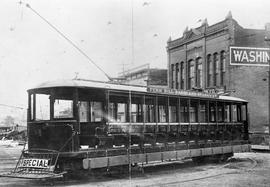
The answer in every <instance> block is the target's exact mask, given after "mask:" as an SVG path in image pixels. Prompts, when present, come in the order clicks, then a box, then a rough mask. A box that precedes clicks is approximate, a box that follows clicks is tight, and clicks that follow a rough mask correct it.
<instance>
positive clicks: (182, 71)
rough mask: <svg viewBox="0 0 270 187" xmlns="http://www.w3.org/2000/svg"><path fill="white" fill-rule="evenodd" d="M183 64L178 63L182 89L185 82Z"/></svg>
mask: <svg viewBox="0 0 270 187" xmlns="http://www.w3.org/2000/svg"><path fill="white" fill-rule="evenodd" d="M184 72H185V64H184V62H181V64H180V89H184V82H185V73H184Z"/></svg>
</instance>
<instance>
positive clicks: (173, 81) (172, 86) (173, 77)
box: [171, 64, 175, 88]
mask: <svg viewBox="0 0 270 187" xmlns="http://www.w3.org/2000/svg"><path fill="white" fill-rule="evenodd" d="M171 70H172V74H171V76H172V85H171V88H174V83H175V73H174V64H172V65H171Z"/></svg>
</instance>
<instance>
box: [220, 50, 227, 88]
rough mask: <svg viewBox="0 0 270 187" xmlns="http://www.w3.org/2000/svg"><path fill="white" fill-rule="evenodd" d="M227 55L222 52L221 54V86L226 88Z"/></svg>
mask: <svg viewBox="0 0 270 187" xmlns="http://www.w3.org/2000/svg"><path fill="white" fill-rule="evenodd" d="M225 63H226V53H225V51H221V53H220V86H224V83H225V82H224V81H225V72H226V67H225Z"/></svg>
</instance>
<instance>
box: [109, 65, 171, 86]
mask: <svg viewBox="0 0 270 187" xmlns="http://www.w3.org/2000/svg"><path fill="white" fill-rule="evenodd" d="M114 81H117V82H119V83H121V84H129V85H138V86H152V87H167V70H166V69H157V68H150V65H149V64H145V65H142V66H138V67H135V68H132V69H128V70H126V71H123V72H121V73H119V75H118V78H117V79H115V80H114Z"/></svg>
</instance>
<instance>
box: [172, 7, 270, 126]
mask: <svg viewBox="0 0 270 187" xmlns="http://www.w3.org/2000/svg"><path fill="white" fill-rule="evenodd" d="M265 35H266V31H265V30H263V29H261V30H259V29H247V28H243V27H242V26H240V25H239V24H238V23H237V21H236V20H234V19H233V17H232V15H231V13H230V12H229V14H228V15H227V16H226V18H225V19H224V20H222V21H220V22H218V23H216V24H213V25H208V23H207V20H204V21H203V22H202V24H201V26H199V27H197V28H192V29H188V28H187V29H186V30H185V31H184V32H183V36H182V37H180V38H178V39H175V40H171V39H169V40H168V42H167V54H168V74H167V76H168V86H169V88H172V89H184V90H191V89H195V90H198V89H199V90H200V89H202V90H207V89H208V90H222V91H224V92H226V91H230V92H231V95H232V96H237V97H240V98H243V99H246V100H248V101H249V114H250V122H251V123H250V124H251V131H266V130H267V126H268V83H269V80H268V67H265V66H261V67H258V66H244V65H231V64H230V46H237V47H252V48H266V47H269V46H267V44H266V43H265V42H264V39H265Z"/></svg>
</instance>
